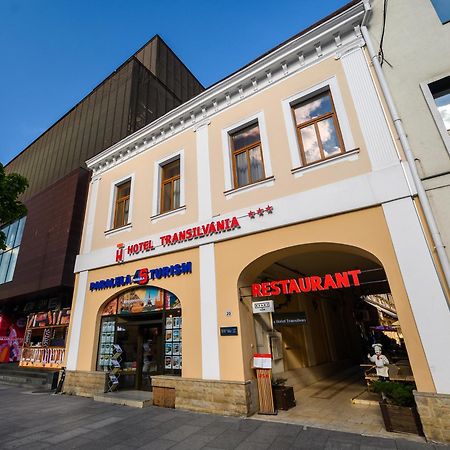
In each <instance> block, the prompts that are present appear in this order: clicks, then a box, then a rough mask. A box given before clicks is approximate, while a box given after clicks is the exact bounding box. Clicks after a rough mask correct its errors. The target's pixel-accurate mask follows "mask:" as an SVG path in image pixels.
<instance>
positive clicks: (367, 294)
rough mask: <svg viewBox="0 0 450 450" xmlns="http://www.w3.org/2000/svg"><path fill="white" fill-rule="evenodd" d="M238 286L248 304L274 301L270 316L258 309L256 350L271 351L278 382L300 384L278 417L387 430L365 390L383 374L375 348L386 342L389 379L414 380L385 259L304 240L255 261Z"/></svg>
mask: <svg viewBox="0 0 450 450" xmlns="http://www.w3.org/2000/svg"><path fill="white" fill-rule="evenodd" d="M239 283H240V292H241V295H242V298H243V299H244V301H245V299H246V298H247V301H248V299H249V297H251V300H252V302H253V303H254V302H256V301H263V300H272V301H273V303H274V311H273V312H272V313H262V314H258V313H256V314H253V325H254V330H255V341H256V353H270V354H272V373H273V378H274V380H277V379H278V380H279V379H283V380H286V385H289V386H292V387H293V388H294V393H295V398H296V402H297V407H295V408H293V409H291V410H289V411H286V412H282V413H281V414H279V416H278V417H281V418H282V419H290V420H299V421H301V422H302V423H306V424H311V425H316V426H317V425H319V426H320V425H321V424H323V425H327V426H331V427H332V426H333V425H334V426H335V427H336V428H339V429H347V430H348V431H357V432H370V433H378V432H382V430H383V424H382V420H381V415H380V412H379V407H378V405H377V404H375V403H374V402H373V403H372V402H371V395H370V394H368V393H366V389H367V384H368V383H370V382H371V381H372V380H376V379H377V378H378V375H377V371H376V368H375V364H374V363H373V362H372V361H371V360H369V358H368V354H369V353H370V355H373V353H374V349H373V348H372V345H373V344H375V343H380V344H382V345H383V347H382V348H383V354H385V355H387V357H388V359H389V363H390V364H389V365H388V366H387V370H388V371H389V375H390V376H392V377H394V378H403V379H404V380H405V381H413V378H412V372H411V368H410V365H409V362H408V356H407V353H406V349H405V346H404V343H403V336H402V333H401V329H400V326H399V322H398V318H397V313H396V308H395V303H394V300H393V298H392V295H391V292H390V288H389V282H388V280H387V277H386V273H385V270H384V268H383V266H382V264H381V262H380V261H379V260H378V259H377V258H376V257H375V256H374V255H372V254H370V253H368V252H366V251H364V250H362V249H359V248H355V247H351V246H346V245H340V244H333V243H320V244H310V245H303V246H298V247H291V248H286V249H281V250H278V251H275V252H273V253H270V254H266V255H264V256H263V257H261V258H259V259H258V260H255V261H254V262H253V263H251V264H250V265H249V266H247V268H246V269H245V270H244V271H243V272H242V274H241V277H240V280H239ZM400 374H401V375H400ZM372 398H373V397H372ZM371 403H372V404H371ZM361 409H363V410H364V412H363V411H362V410H361Z"/></svg>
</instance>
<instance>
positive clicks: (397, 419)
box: [380, 402, 424, 436]
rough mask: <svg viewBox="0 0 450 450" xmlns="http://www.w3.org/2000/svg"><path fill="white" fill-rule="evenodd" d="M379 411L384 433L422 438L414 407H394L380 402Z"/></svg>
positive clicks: (420, 426) (421, 430) (418, 418)
mask: <svg viewBox="0 0 450 450" xmlns="http://www.w3.org/2000/svg"><path fill="white" fill-rule="evenodd" d="M380 409H381V414H382V416H383V421H384V426H385V428H386V431H395V432H400V433H412V434H418V435H420V436H424V434H423V429H422V422H421V421H420V416H419V413H418V412H417V408H416V407H415V406H414V407H409V406H396V405H389V404H387V403H384V402H380Z"/></svg>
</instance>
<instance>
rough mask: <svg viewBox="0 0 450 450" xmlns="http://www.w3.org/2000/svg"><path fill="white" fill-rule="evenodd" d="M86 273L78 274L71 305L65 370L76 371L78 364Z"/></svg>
mask: <svg viewBox="0 0 450 450" xmlns="http://www.w3.org/2000/svg"><path fill="white" fill-rule="evenodd" d="M87 279H88V271H84V272H80V273H79V275H78V283H77V285H76V292H77V295H76V297H75V298H74V302H73V304H72V313H71V318H70V321H71V322H72V323H71V332H70V335H69V336H67V340H68V343H69V347H68V354H67V363H66V368H67V370H76V369H77V362H78V351H79V349H80V336H81V325H82V323H83V313H84V304H85V301H86V288H87Z"/></svg>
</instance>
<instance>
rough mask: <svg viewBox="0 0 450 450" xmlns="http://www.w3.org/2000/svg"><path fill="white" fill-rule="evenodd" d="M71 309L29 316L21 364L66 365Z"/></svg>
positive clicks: (51, 367) (34, 365)
mask: <svg viewBox="0 0 450 450" xmlns="http://www.w3.org/2000/svg"><path fill="white" fill-rule="evenodd" d="M69 323H70V309H69V308H64V309H60V310H54V311H47V312H38V313H33V314H30V315H29V316H28V319H27V325H26V329H25V336H24V340H23V347H22V354H21V358H20V361H19V366H22V367H41V368H48V369H54V368H61V367H63V365H64V358H65V347H66V336H67V329H68V326H69Z"/></svg>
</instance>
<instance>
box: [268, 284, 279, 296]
mask: <svg viewBox="0 0 450 450" xmlns="http://www.w3.org/2000/svg"><path fill="white" fill-rule="evenodd" d="M270 287H271V289H272V294H273V295H280V294H281V289H280V288H279V287H278V281H271V282H270Z"/></svg>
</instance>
